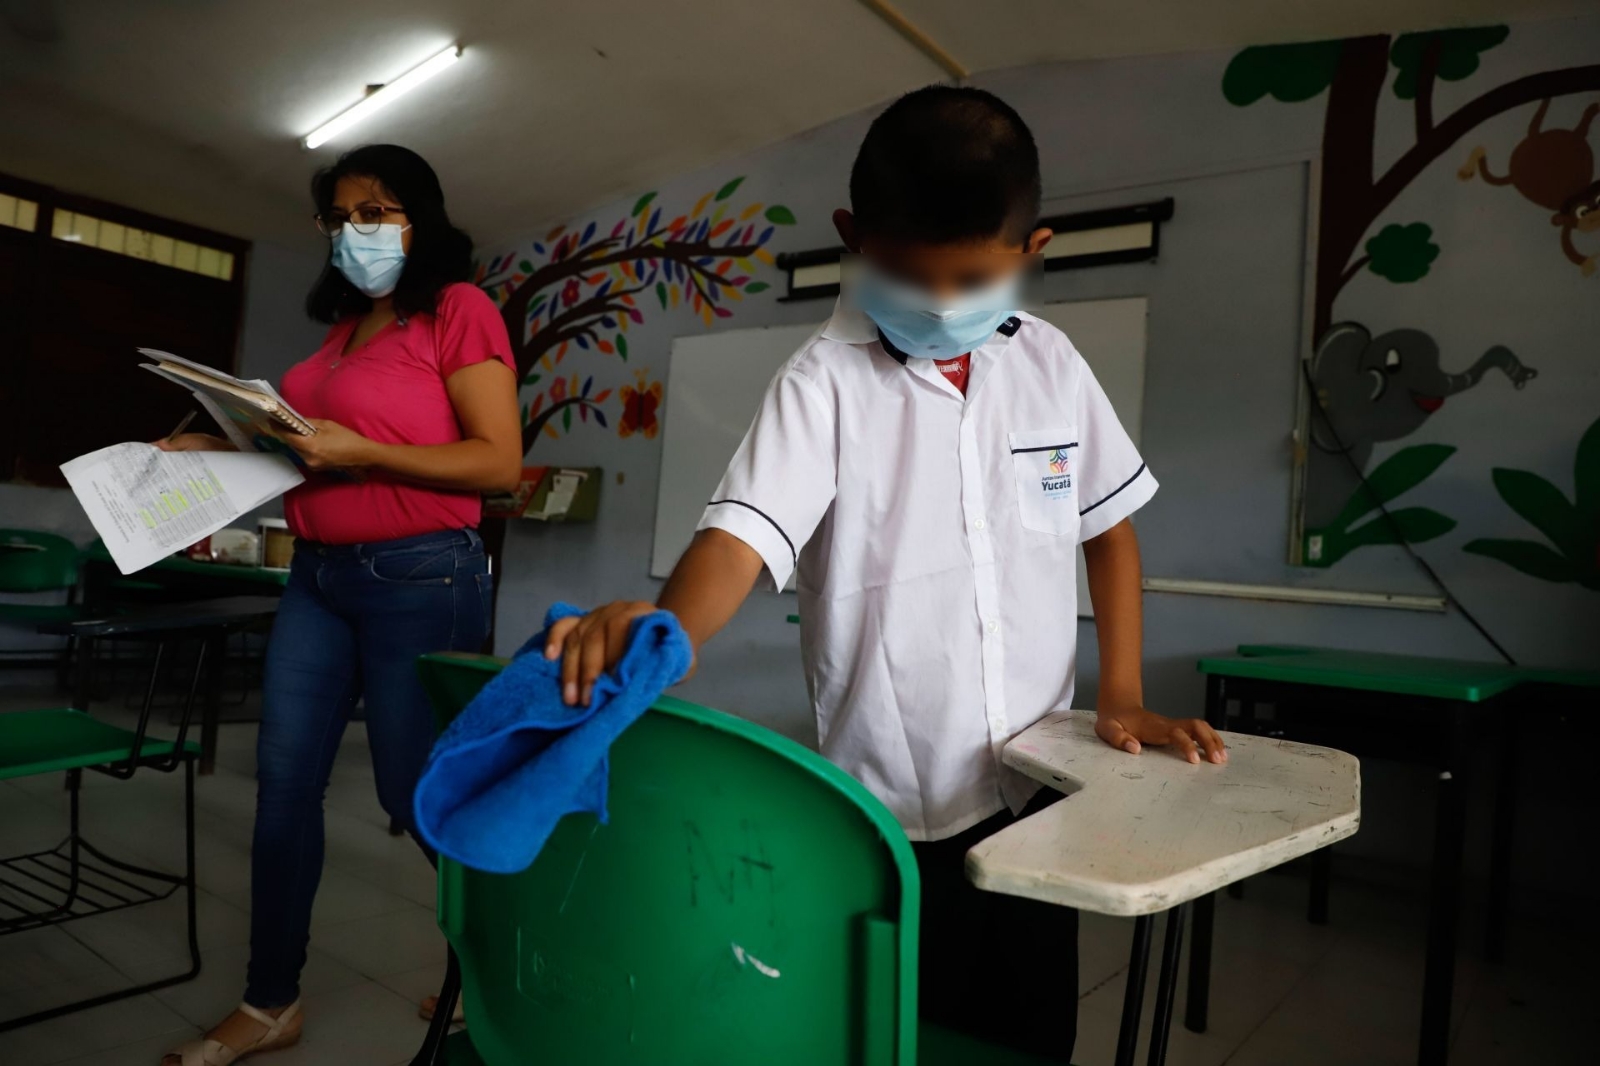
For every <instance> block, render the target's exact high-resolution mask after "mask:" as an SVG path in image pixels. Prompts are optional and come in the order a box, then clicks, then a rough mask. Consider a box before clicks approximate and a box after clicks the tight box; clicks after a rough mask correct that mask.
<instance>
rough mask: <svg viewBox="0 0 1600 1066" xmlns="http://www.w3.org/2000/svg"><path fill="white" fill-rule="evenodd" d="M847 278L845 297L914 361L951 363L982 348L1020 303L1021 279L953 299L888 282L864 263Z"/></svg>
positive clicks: (1016, 276) (1011, 278)
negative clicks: (931, 360)
mask: <svg viewBox="0 0 1600 1066" xmlns="http://www.w3.org/2000/svg"><path fill="white" fill-rule="evenodd" d="M847 278H848V280H847V282H846V290H845V291H846V292H847V293H848V295H849V298H850V299H851V300H852V301H853V302H854V303H855V305H856V306H857V307H858V308H859V309H860V310H862V311H863V312H865V313H866V315H867V317H868V318H870V319H872V321H873V322H874V323H875V324H876V325H877V327H878V329H880V330H882V331H883V335H884V336H885V337H886V338H888V340H889V343H890V344H893V345H894V346H895V347H896V348H898V349H899V350H900V351H901V352H903V353H905V354H906V355H908V356H911V357H912V358H915V359H954V358H955V357H956V356H958V355H962V354H964V353H966V352H970V351H972V350H973V349H974V348H977V347H980V346H981V345H982V344H983V343H984V342H985V341H987V340H988V339H989V338H990V337H991V336H993V335H994V331H995V330H996V329H998V328H999V327H1000V325H1001V323H1003V322H1005V320H1006V319H1008V318H1010V317H1011V316H1012V315H1014V314H1016V312H1017V306H1018V304H1019V303H1021V291H1022V277H1021V275H1020V274H1012V275H1011V276H1009V277H1006V278H1003V279H1001V280H1000V281H997V282H995V283H994V284H992V285H990V286H988V287H987V288H983V289H979V290H977V291H974V292H969V293H964V294H963V295H961V296H957V297H954V298H951V299H940V298H939V297H937V296H934V295H933V294H932V293H930V292H928V291H927V290H925V289H921V288H918V287H917V286H915V285H909V284H906V283H905V282H902V281H896V280H895V279H893V278H890V277H887V276H886V275H884V274H882V273H881V272H879V271H878V270H877V269H876V268H874V267H873V266H872V265H871V264H870V263H868V262H866V261H865V260H860V261H858V262H857V263H856V264H855V267H854V269H853V270H851V271H850V272H849V274H848V275H847Z"/></svg>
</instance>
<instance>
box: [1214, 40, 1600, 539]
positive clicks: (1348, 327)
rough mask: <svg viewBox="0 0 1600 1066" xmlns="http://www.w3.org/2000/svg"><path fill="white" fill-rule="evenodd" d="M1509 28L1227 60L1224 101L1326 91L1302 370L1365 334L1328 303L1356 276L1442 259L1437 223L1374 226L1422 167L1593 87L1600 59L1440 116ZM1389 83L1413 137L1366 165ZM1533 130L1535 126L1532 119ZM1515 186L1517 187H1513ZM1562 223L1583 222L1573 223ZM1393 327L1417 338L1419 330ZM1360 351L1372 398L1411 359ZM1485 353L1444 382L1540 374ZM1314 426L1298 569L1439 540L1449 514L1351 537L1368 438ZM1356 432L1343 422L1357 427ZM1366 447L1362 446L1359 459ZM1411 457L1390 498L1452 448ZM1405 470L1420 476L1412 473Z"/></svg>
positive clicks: (1434, 400)
mask: <svg viewBox="0 0 1600 1066" xmlns="http://www.w3.org/2000/svg"><path fill="white" fill-rule="evenodd" d="M1508 34H1509V31H1508V30H1507V29H1506V27H1504V26H1491V27H1482V28H1476V29H1458V30H1438V31H1432V32H1426V33H1408V34H1403V35H1401V36H1399V37H1395V38H1390V37H1389V36H1387V35H1378V36H1372V37H1356V38H1351V39H1348V40H1339V41H1318V42H1312V43H1308V44H1292V45H1274V46H1266V47H1257V48H1247V49H1245V50H1244V51H1242V52H1240V53H1239V54H1238V55H1236V56H1235V57H1234V58H1233V60H1232V61H1231V62H1230V63H1229V64H1228V68H1227V71H1226V73H1225V74H1224V76H1223V83H1222V89H1223V94H1224V95H1225V96H1226V98H1227V99H1228V101H1229V102H1230V103H1232V104H1235V105H1236V106H1239V107H1248V106H1251V105H1252V104H1255V103H1256V102H1257V101H1259V100H1261V99H1263V98H1264V97H1267V96H1271V97H1272V98H1273V99H1275V100H1279V101H1282V102H1285V103H1299V102H1303V101H1307V100H1311V99H1314V98H1315V97H1318V96H1321V95H1323V94H1326V95H1327V104H1326V110H1325V117H1324V120H1323V134H1322V161H1321V198H1320V206H1319V209H1318V218H1317V249H1316V270H1315V281H1314V295H1313V307H1312V317H1313V333H1312V339H1313V345H1314V352H1313V353H1312V354H1313V357H1314V358H1313V362H1312V363H1311V364H1310V365H1309V366H1308V371H1309V372H1310V373H1312V374H1320V372H1321V371H1322V370H1323V369H1326V368H1323V367H1322V365H1321V364H1322V362H1323V361H1324V360H1323V359H1322V355H1323V353H1325V352H1327V351H1328V350H1330V346H1331V345H1332V344H1333V342H1334V341H1335V340H1337V339H1338V338H1339V336H1340V331H1341V330H1342V331H1347V332H1349V331H1360V332H1362V333H1365V332H1366V331H1365V327H1362V326H1360V325H1359V324H1357V323H1351V322H1340V321H1339V318H1338V316H1336V315H1335V313H1334V310H1335V306H1334V305H1335V301H1336V300H1337V299H1338V297H1339V295H1340V293H1341V292H1342V291H1343V290H1344V289H1345V287H1346V286H1347V285H1349V283H1350V282H1351V281H1352V280H1353V279H1355V278H1356V277H1357V276H1358V275H1360V274H1361V273H1362V272H1363V271H1365V272H1368V273H1371V274H1373V275H1376V276H1377V277H1380V278H1383V279H1385V280H1386V281H1388V282H1390V283H1393V284H1411V283H1415V282H1417V281H1419V280H1421V279H1422V278H1424V277H1426V276H1427V274H1428V272H1429V270H1430V268H1431V266H1432V264H1433V262H1434V261H1435V260H1436V259H1437V258H1438V257H1439V256H1440V255H1441V254H1448V249H1442V248H1441V247H1440V245H1438V244H1437V243H1435V241H1434V239H1433V237H1434V233H1433V229H1432V227H1431V226H1429V225H1428V223H1427V222H1425V221H1418V220H1393V221H1389V222H1386V223H1383V224H1381V225H1380V223H1382V222H1383V215H1384V214H1385V213H1386V212H1387V211H1388V210H1389V208H1390V207H1391V206H1392V205H1393V204H1394V202H1395V200H1396V198H1397V197H1399V195H1400V194H1401V193H1402V192H1403V191H1404V190H1405V189H1406V188H1407V187H1408V186H1409V185H1410V184H1411V183H1412V182H1413V181H1414V180H1415V179H1416V178H1417V177H1418V176H1419V175H1420V174H1422V173H1423V171H1424V170H1426V169H1427V168H1428V167H1429V166H1431V165H1432V164H1433V163H1435V162H1436V161H1437V160H1438V159H1439V158H1440V157H1441V156H1443V155H1444V154H1445V153H1446V152H1448V151H1450V150H1451V149H1452V148H1453V147H1454V146H1455V145H1456V144H1457V143H1458V142H1460V141H1461V139H1462V138H1463V137H1464V136H1466V135H1467V134H1468V133H1470V132H1471V131H1472V130H1474V129H1475V128H1477V127H1478V126H1479V125H1480V124H1482V123H1483V122H1485V121H1487V120H1488V119H1490V118H1493V117H1494V116H1496V115H1500V114H1503V113H1505V112H1507V111H1511V110H1513V109H1516V108H1521V107H1529V106H1534V105H1537V106H1538V108H1539V111H1538V114H1539V115H1541V116H1542V115H1543V113H1544V109H1545V108H1547V107H1548V101H1549V100H1550V99H1552V98H1555V97H1562V96H1567V95H1571V94H1573V93H1582V92H1587V91H1600V64H1596V65H1590V66H1581V67H1569V68H1566V69H1562V70H1551V71H1544V72H1541V73H1537V74H1530V75H1528V76H1526V77H1522V78H1517V79H1514V80H1512V81H1508V82H1506V83H1504V84H1502V85H1498V86H1495V87H1494V88H1491V89H1488V90H1487V91H1485V92H1483V93H1481V94H1479V95H1478V96H1476V97H1473V98H1472V99H1470V100H1468V101H1467V102H1466V103H1464V104H1462V105H1460V106H1459V107H1457V108H1455V109H1454V110H1453V111H1451V112H1450V113H1448V114H1445V115H1442V116H1441V115H1438V114H1436V112H1435V107H1434V93H1435V90H1436V88H1437V87H1438V85H1439V83H1440V82H1459V81H1463V80H1465V79H1467V78H1469V77H1471V76H1472V75H1473V74H1474V73H1476V72H1477V70H1478V67H1479V63H1480V57H1481V56H1482V54H1483V53H1484V52H1486V51H1488V50H1490V49H1492V48H1494V47H1496V46H1497V45H1499V44H1500V43H1501V42H1503V41H1504V40H1505V39H1506V37H1507V36H1508ZM1391 78H1392V80H1391ZM1386 84H1387V85H1389V86H1390V88H1391V91H1392V92H1393V94H1394V97H1395V99H1397V100H1398V101H1400V102H1401V103H1402V106H1404V107H1405V108H1407V109H1408V110H1409V112H1410V116H1409V118H1410V125H1411V126H1412V128H1413V130H1414V132H1413V135H1412V138H1411V143H1410V145H1409V147H1407V148H1406V149H1405V150H1404V151H1402V152H1401V153H1400V154H1399V156H1398V157H1396V158H1395V159H1393V160H1391V161H1387V165H1381V164H1380V162H1379V161H1378V160H1377V159H1376V158H1375V144H1376V133H1377V124H1378V114H1379V107H1380V104H1381V103H1382V100H1383V96H1384V88H1385V85H1386ZM1534 125H1535V127H1537V125H1538V123H1537V121H1535V124H1534ZM1481 158H1482V150H1481V149H1479V150H1476V151H1475V153H1474V159H1473V165H1474V166H1476V165H1478V160H1480V159H1481ZM1568 169H1571V168H1568ZM1463 176H1465V168H1463ZM1484 178H1485V180H1486V181H1490V182H1491V183H1493V184H1505V183H1508V182H1510V181H1511V179H1510V178H1506V179H1501V178H1499V177H1491V176H1489V175H1488V174H1485V176H1484ZM1518 187H1519V189H1521V184H1520V183H1519V185H1518ZM1575 213H1576V212H1575ZM1569 228H1581V226H1580V224H1579V223H1576V222H1575V223H1574V224H1573V227H1569ZM1591 228H1592V227H1591ZM1565 236H1566V234H1565V233H1564V237H1565ZM1400 332H1405V333H1406V334H1407V335H1413V334H1414V335H1416V336H1418V337H1423V336H1425V334H1424V333H1422V331H1419V330H1414V329H1411V330H1405V331H1400ZM1385 336H1389V335H1387V334H1386V335H1385ZM1383 339H1384V338H1383V337H1380V338H1378V340H1383ZM1430 343H1431V342H1430ZM1370 346H1371V345H1369V347H1370ZM1357 347H1359V346H1357ZM1354 350H1355V349H1354V348H1352V351H1354ZM1368 354H1370V355H1371V357H1372V359H1374V360H1376V361H1377V362H1376V364H1375V366H1374V367H1373V368H1372V369H1373V370H1374V372H1375V375H1376V376H1375V377H1374V378H1373V381H1374V382H1375V383H1374V384H1371V385H1370V388H1369V389H1368V392H1372V390H1377V392H1372V394H1373V395H1377V394H1381V392H1382V386H1383V385H1385V384H1386V383H1388V382H1389V379H1390V378H1391V377H1392V376H1393V374H1394V373H1395V372H1397V371H1398V370H1399V369H1402V368H1404V367H1406V366H1407V365H1408V364H1409V363H1412V362H1415V360H1410V359H1408V358H1407V357H1406V355H1405V353H1404V352H1402V351H1400V350H1399V348H1398V347H1396V346H1393V345H1389V346H1383V345H1379V346H1377V348H1375V349H1374V351H1373V352H1372V353H1368ZM1494 354H1495V358H1493V359H1490V357H1489V355H1487V354H1486V355H1485V356H1484V357H1483V358H1482V359H1480V360H1479V364H1485V360H1488V363H1487V364H1485V365H1484V366H1482V367H1480V366H1479V365H1477V364H1475V365H1474V367H1473V368H1471V370H1469V371H1468V372H1466V373H1465V374H1459V375H1453V376H1448V380H1450V381H1456V380H1457V379H1460V380H1461V381H1462V382H1464V385H1463V388H1467V387H1471V386H1475V385H1477V384H1478V381H1479V379H1480V378H1481V377H1482V374H1481V369H1498V370H1500V371H1502V372H1503V373H1504V375H1505V376H1506V378H1507V379H1509V380H1510V382H1511V383H1512V384H1513V385H1514V386H1515V387H1516V388H1518V389H1521V388H1522V387H1523V386H1524V385H1526V384H1527V383H1528V382H1529V381H1531V380H1532V379H1533V377H1534V376H1535V372H1534V371H1533V370H1532V369H1531V368H1528V367H1524V366H1523V365H1522V364H1521V361H1520V360H1518V359H1517V358H1516V356H1514V355H1512V354H1511V353H1510V351H1509V350H1508V349H1504V348H1500V349H1497V352H1496V353H1494ZM1368 361H1371V360H1368ZM1436 362H1437V359H1436V358H1435V363H1436ZM1474 371H1480V372H1478V373H1474ZM1314 389H1315V399H1316V402H1317V403H1319V404H1320V405H1322V408H1323V412H1324V413H1326V414H1328V416H1329V418H1330V419H1331V420H1332V422H1333V423H1334V424H1336V425H1343V424H1344V423H1345V422H1347V421H1349V422H1352V423H1354V421H1356V420H1357V419H1358V418H1359V412H1354V411H1341V410H1340V408H1339V406H1338V402H1337V397H1333V398H1332V399H1330V395H1329V390H1328V389H1327V388H1326V387H1325V385H1324V383H1323V382H1322V381H1321V380H1320V377H1319V380H1317V381H1316V382H1315V385H1314ZM1396 391H1399V390H1396ZM1413 391H1414V390H1413ZM1456 391H1460V390H1459V389H1457V390H1456ZM1352 395H1353V394H1352ZM1363 395H1367V393H1363ZM1447 395H1450V393H1440V394H1438V395H1435V394H1434V393H1433V392H1426V393H1425V394H1416V395H1415V396H1414V397H1413V400H1414V402H1415V404H1416V406H1417V407H1418V409H1419V411H1421V412H1422V414H1423V417H1421V418H1417V419H1415V425H1414V426H1413V430H1414V429H1415V428H1417V427H1420V425H1421V424H1422V423H1423V422H1424V421H1425V420H1426V416H1427V415H1431V414H1432V413H1433V412H1434V411H1436V410H1438V408H1439V407H1440V406H1442V404H1443V402H1444V399H1445V397H1446V396H1447ZM1401 398H1404V393H1401ZM1408 402H1409V401H1408ZM1341 416H1347V417H1341ZM1311 428H1312V434H1313V435H1312V440H1311V446H1310V447H1309V448H1308V449H1307V468H1306V496H1305V498H1306V501H1307V502H1306V512H1305V517H1304V525H1305V526H1306V528H1305V530H1304V540H1303V542H1302V543H1303V548H1304V551H1303V561H1305V562H1307V563H1310V564H1312V565H1321V566H1327V565H1331V564H1332V563H1334V562H1336V561H1337V560H1338V559H1339V558H1340V557H1341V556H1342V555H1343V554H1344V552H1345V551H1348V550H1351V549H1353V548H1356V547H1360V546H1364V545H1369V544H1380V543H1391V544H1392V543H1396V542H1398V541H1401V540H1404V541H1408V542H1418V541H1422V540H1428V539H1432V538H1433V537H1437V536H1441V535H1443V533H1444V532H1446V531H1447V530H1448V529H1450V528H1451V527H1452V526H1453V525H1454V523H1453V522H1451V521H1450V520H1448V519H1444V516H1437V518H1439V519H1443V520H1442V521H1428V522H1421V523H1418V522H1412V523H1410V524H1407V523H1404V522H1394V521H1381V522H1378V523H1368V524H1367V525H1366V526H1363V527H1360V529H1359V530H1356V531H1351V530H1350V529H1348V528H1347V527H1348V523H1349V522H1350V521H1352V520H1353V519H1355V518H1359V517H1360V516H1361V515H1362V514H1364V513H1366V512H1368V511H1370V510H1371V509H1372V507H1373V506H1374V505H1373V504H1372V502H1371V494H1369V493H1368V492H1367V491H1365V490H1363V489H1362V488H1361V485H1360V477H1361V471H1362V468H1363V467H1364V465H1365V461H1366V458H1365V457H1366V455H1367V454H1370V444H1371V443H1372V441H1371V440H1367V441H1364V442H1359V441H1344V442H1343V445H1342V446H1340V445H1339V444H1338V443H1337V442H1334V443H1332V444H1330V443H1328V442H1326V441H1323V442H1319V441H1318V439H1317V436H1316V434H1317V432H1318V429H1319V424H1318V419H1317V418H1313V422H1312V427H1311ZM1320 428H1322V429H1327V428H1328V423H1327V422H1323V423H1322V424H1321V427H1320ZM1355 431H1356V427H1355V426H1354V425H1352V433H1354V432H1355ZM1408 432H1409V431H1408ZM1373 439H1375V440H1376V439H1393V438H1392V437H1379V438H1373ZM1363 445H1364V446H1365V448H1366V451H1362V447H1363ZM1357 452H1360V453H1361V455H1360V457H1359V458H1358V457H1357V455H1356V454H1354V453H1357ZM1412 452H1413V458H1415V457H1416V456H1417V455H1422V456H1423V457H1424V458H1426V459H1427V460H1429V461H1427V462H1420V461H1419V462H1407V463H1405V464H1402V465H1404V466H1406V467H1407V470H1408V472H1410V473H1416V474H1418V476H1416V477H1415V478H1413V477H1411V476H1407V477H1393V478H1389V479H1388V480H1389V481H1390V482H1392V484H1389V485H1388V486H1387V487H1388V489H1389V490H1391V491H1392V492H1399V491H1405V489H1408V488H1410V487H1411V486H1413V485H1415V484H1416V483H1417V481H1419V480H1421V478H1422V477H1426V476H1427V475H1428V474H1429V473H1431V472H1432V471H1433V469H1435V468H1436V467H1437V465H1438V462H1435V461H1433V460H1434V459H1437V460H1438V461H1439V462H1442V461H1443V457H1444V456H1446V455H1448V452H1442V453H1434V452H1426V453H1422V452H1417V451H1415V450H1412ZM1405 454H1406V452H1404V451H1403V452H1401V453H1397V456H1396V458H1398V457H1399V456H1401V455H1405ZM1352 464H1354V466H1352ZM1387 465H1388V464H1385V466H1387ZM1413 467H1414V468H1415V470H1412V469H1411V468H1413ZM1380 469H1384V468H1383V467H1380ZM1391 472H1392V471H1391ZM1377 473H1378V471H1376V470H1375V471H1373V473H1372V475H1370V476H1369V481H1370V480H1372V479H1374V478H1376V476H1377ZM1379 495H1380V496H1381V494H1379ZM1312 512H1317V513H1318V514H1319V515H1320V519H1321V520H1326V519H1328V517H1329V516H1331V515H1336V516H1337V518H1336V519H1335V520H1333V521H1332V522H1331V524H1327V525H1325V526H1320V527H1319V525H1318V519H1317V518H1316V517H1314V516H1313V514H1312ZM1430 513H1431V512H1430ZM1356 533H1359V534H1360V535H1359V536H1358V535H1355V534H1356Z"/></svg>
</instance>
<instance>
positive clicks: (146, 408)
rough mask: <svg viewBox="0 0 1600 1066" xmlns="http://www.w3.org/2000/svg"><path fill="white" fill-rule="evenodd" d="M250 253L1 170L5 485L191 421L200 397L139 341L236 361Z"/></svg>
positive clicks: (0, 391)
mask: <svg viewBox="0 0 1600 1066" xmlns="http://www.w3.org/2000/svg"><path fill="white" fill-rule="evenodd" d="M249 249H250V245H249V244H248V243H247V242H245V241H242V240H239V239H237V238H234V237H229V236H227V235H226V234H222V233H216V232H213V231H211V230H206V229H201V228H199V227H197V226H190V225H186V224H184V223H182V222H178V221H175V220H173V219H166V218H158V217H155V216H153V215H147V214H144V213H143V212H140V211H134V210H131V209H129V208H126V207H122V206H120V205H117V204H110V203H104V202H101V201H98V200H91V199H88V198H87V197H82V196H75V195H73V194H71V193H68V192H64V191H62V190H59V189H53V188H50V187H48V186H44V185H35V184H32V183H29V182H25V181H21V180H19V179H16V178H11V177H8V176H6V175H5V174H0V481H12V482H21V483H24V484H32V485H45V486H59V485H61V484H63V480H62V478H61V471H60V466H61V463H63V462H65V461H66V460H68V459H71V458H73V457H74V456H78V455H82V454H84V453H85V452H90V451H93V450H95V449H96V448H103V447H105V446H106V445H108V444H117V443H120V442H122V441H130V440H152V439H154V438H156V437H159V436H161V435H162V434H164V433H166V432H168V431H169V430H171V429H172V427H173V426H175V425H177V424H178V421H179V420H180V419H182V418H183V416H184V415H185V414H186V413H188V411H189V410H190V409H191V407H192V406H193V400H192V399H191V397H190V396H189V394H188V393H186V392H185V391H184V390H182V389H179V388H177V387H175V386H173V385H170V384H168V383H167V382H164V381H162V380H161V379H160V378H158V377H156V376H155V375H153V374H150V373H148V372H146V371H144V370H141V369H139V364H140V363H141V362H142V361H143V360H142V359H141V358H140V357H139V355H138V354H137V353H136V352H135V351H134V349H135V348H140V347H145V348H160V349H162V350H164V351H169V352H175V353H177V354H178V355H182V356H185V357H187V358H190V359H194V360H196V361H197V362H201V363H204V364H206V365H209V366H214V367H218V368H219V369H222V370H232V369H234V360H235V352H236V350H237V348H238V338H239V323H240V319H241V318H242V311H243V305H244V276H245V273H246V270H247V262H248V260H247V256H248V253H249Z"/></svg>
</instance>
